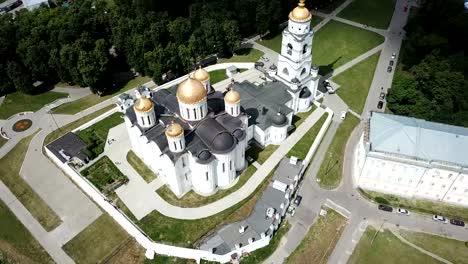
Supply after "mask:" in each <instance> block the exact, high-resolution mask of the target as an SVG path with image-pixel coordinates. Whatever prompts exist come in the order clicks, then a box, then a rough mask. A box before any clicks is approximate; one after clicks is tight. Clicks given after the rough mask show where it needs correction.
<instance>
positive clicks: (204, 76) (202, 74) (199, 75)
mask: <svg viewBox="0 0 468 264" xmlns="http://www.w3.org/2000/svg"><path fill="white" fill-rule="evenodd" d="M193 78H195V79H197V80H199V81H200V82H204V81H207V80H209V79H210V74H209V73H208V72H207V71H206V70H205V69H203V68H202V67H201V66H200V68H198V70H196V71H195V72H194V73H193Z"/></svg>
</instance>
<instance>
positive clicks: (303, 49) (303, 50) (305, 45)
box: [302, 44, 307, 54]
mask: <svg viewBox="0 0 468 264" xmlns="http://www.w3.org/2000/svg"><path fill="white" fill-rule="evenodd" d="M306 52H307V44H304V48H302V53H303V54H304V53H306Z"/></svg>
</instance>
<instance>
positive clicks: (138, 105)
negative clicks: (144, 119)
mask: <svg viewBox="0 0 468 264" xmlns="http://www.w3.org/2000/svg"><path fill="white" fill-rule="evenodd" d="M153 108H154V104H153V102H152V101H151V100H150V99H148V98H140V99H138V100H136V102H135V104H134V105H133V109H135V112H140V113H147V112H149V111H151V110H153Z"/></svg>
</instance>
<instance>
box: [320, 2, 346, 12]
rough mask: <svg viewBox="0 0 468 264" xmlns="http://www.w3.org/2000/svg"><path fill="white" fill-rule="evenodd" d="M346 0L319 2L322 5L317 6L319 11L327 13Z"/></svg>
mask: <svg viewBox="0 0 468 264" xmlns="http://www.w3.org/2000/svg"><path fill="white" fill-rule="evenodd" d="M344 1H346V0H330V1H323V2H321V4H322V6H319V7H318V8H319V11H320V12H323V13H326V14H329V13H331V12H332V11H333V10H335V9H336V8H337V7H339V6H340V5H341V4H342V3H343V2H344Z"/></svg>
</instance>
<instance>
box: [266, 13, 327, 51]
mask: <svg viewBox="0 0 468 264" xmlns="http://www.w3.org/2000/svg"><path fill="white" fill-rule="evenodd" d="M322 20H323V18H321V17H318V16H312V21H311V23H310V24H311V27H315V26H316V25H318V23H320V21H322ZM282 39H283V31H279V32H275V33H274V34H268V35H266V36H264V37H263V38H262V39H261V40H260V39H259V40H257V43H259V44H261V45H263V46H265V47H267V48H269V49H271V50H274V51H276V52H278V53H281V40H282Z"/></svg>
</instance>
